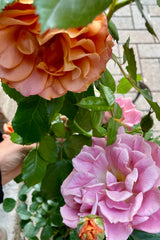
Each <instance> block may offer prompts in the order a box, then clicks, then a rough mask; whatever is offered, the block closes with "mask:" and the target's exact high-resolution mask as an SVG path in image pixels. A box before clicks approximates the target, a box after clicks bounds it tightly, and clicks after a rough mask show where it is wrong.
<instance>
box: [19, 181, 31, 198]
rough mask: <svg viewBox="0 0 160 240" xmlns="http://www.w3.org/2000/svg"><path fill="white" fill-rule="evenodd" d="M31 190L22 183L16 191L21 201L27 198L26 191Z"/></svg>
mask: <svg viewBox="0 0 160 240" xmlns="http://www.w3.org/2000/svg"><path fill="white" fill-rule="evenodd" d="M30 191H31V188H28V187H27V186H26V185H25V184H23V185H22V187H21V188H20V190H19V192H18V198H19V200H21V201H25V200H26V198H27V193H29V192H30Z"/></svg>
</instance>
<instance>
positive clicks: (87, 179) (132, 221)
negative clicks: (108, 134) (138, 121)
mask: <svg viewBox="0 0 160 240" xmlns="http://www.w3.org/2000/svg"><path fill="white" fill-rule="evenodd" d="M120 131H121V132H120ZM73 166H74V169H73V171H72V172H71V174H70V175H69V176H68V177H67V178H66V179H65V181H64V182H63V184H62V187H61V192H62V195H63V197H64V200H65V203H66V204H65V205H64V206H63V207H62V208H61V215H62V217H63V222H64V223H65V224H66V225H67V226H69V227H71V228H76V227H77V224H78V222H79V220H80V217H84V216H85V215H88V214H96V215H98V216H100V217H102V219H103V221H104V226H105V234H106V237H107V240H115V239H117V236H118V240H126V239H127V238H128V236H129V235H130V234H131V233H132V231H133V229H139V230H142V231H146V232H149V233H158V232H160V224H159V219H160V191H159V189H158V186H160V147H159V146H158V145H157V144H156V143H150V142H146V141H145V140H144V139H143V138H142V137H141V136H139V135H129V134H126V133H124V131H123V128H122V127H121V128H120V129H119V134H118V135H117V140H116V142H115V143H114V144H112V145H110V146H106V140H105V139H101V138H93V142H92V147H88V146H84V147H83V149H82V151H81V152H80V154H79V155H78V156H76V157H75V158H74V159H73Z"/></svg>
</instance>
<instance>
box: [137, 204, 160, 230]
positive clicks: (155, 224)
mask: <svg viewBox="0 0 160 240" xmlns="http://www.w3.org/2000/svg"><path fill="white" fill-rule="evenodd" d="M159 219H160V209H159V210H158V211H157V212H155V213H154V214H152V215H151V216H150V217H149V219H148V220H147V221H145V222H143V223H140V224H137V225H135V226H134V228H136V229H139V230H141V231H145V232H149V233H159V232H160V223H159Z"/></svg>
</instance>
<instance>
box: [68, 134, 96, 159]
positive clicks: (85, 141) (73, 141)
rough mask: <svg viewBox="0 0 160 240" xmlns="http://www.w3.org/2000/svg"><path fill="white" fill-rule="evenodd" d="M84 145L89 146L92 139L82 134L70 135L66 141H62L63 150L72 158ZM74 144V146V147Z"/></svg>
mask: <svg viewBox="0 0 160 240" xmlns="http://www.w3.org/2000/svg"><path fill="white" fill-rule="evenodd" d="M84 145H88V146H91V145H92V140H91V138H89V137H86V136H83V135H80V134H79V135H72V136H71V137H70V138H69V139H68V140H67V141H65V143H64V150H65V153H66V154H67V157H68V158H69V159H72V158H74V157H75V156H76V155H78V154H79V153H80V151H81V149H82V147H83V146H84ZM75 146H76V147H75Z"/></svg>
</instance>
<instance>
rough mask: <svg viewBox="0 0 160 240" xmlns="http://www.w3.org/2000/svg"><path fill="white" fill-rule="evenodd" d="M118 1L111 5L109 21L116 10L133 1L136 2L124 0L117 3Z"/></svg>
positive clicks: (108, 15)
mask: <svg viewBox="0 0 160 240" xmlns="http://www.w3.org/2000/svg"><path fill="white" fill-rule="evenodd" d="M116 2H117V1H116V0H114V1H113V3H112V4H111V6H110V9H109V12H108V14H107V20H108V22H109V20H110V19H111V17H112V15H113V13H114V12H116V11H117V10H118V9H120V8H122V7H125V6H126V5H128V4H130V3H132V2H135V0H126V1H123V2H120V3H117V4H116Z"/></svg>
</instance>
